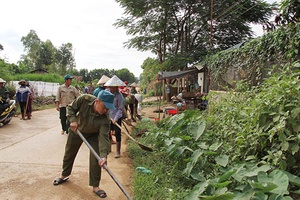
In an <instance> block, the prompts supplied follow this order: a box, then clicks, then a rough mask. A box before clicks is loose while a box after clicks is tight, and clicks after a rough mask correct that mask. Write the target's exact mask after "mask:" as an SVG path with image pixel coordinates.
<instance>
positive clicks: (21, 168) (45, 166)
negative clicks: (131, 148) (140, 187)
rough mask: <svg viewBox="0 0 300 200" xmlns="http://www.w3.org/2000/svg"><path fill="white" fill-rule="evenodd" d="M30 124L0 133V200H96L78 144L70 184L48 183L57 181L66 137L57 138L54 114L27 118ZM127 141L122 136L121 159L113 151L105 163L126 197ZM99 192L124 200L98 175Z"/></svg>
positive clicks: (110, 199) (109, 180) (85, 158)
mask: <svg viewBox="0 0 300 200" xmlns="http://www.w3.org/2000/svg"><path fill="white" fill-rule="evenodd" d="M32 115H33V116H32V119H31V120H20V119H19V117H14V118H13V119H12V121H11V122H10V123H9V124H8V125H6V126H3V127H1V128H0V141H1V143H0V177H1V178H0V199H9V200H15V199H16V200H20V199H22V200H24V199H25V200H26V199H31V200H32V199H39V200H40V199H51V200H52V199H99V197H98V196H96V195H95V194H94V193H93V192H92V187H90V186H89V185H88V184H89V183H88V182H89V177H88V175H89V171H88V164H89V161H88V160H89V149H88V148H87V146H86V145H85V144H82V146H81V149H80V150H79V152H78V155H77V158H76V160H75V164H74V167H73V171H72V174H71V176H70V179H69V180H68V181H67V182H66V183H64V184H62V185H59V186H53V180H54V179H55V178H57V177H59V176H60V173H61V167H62V159H63V155H64V148H65V143H66V140H67V135H61V134H60V131H61V126H60V122H59V117H58V111H56V109H55V108H52V109H47V110H43V111H35V112H33V113H32ZM126 140H127V138H126V137H125V136H124V134H122V149H121V153H122V157H121V158H119V159H115V158H114V154H115V146H114V145H113V146H112V153H110V155H109V157H108V168H109V169H110V170H111V171H112V173H113V174H114V175H115V176H116V177H117V179H118V180H119V182H120V183H121V184H122V186H123V187H124V188H125V189H126V191H127V192H128V193H129V194H131V195H132V192H131V190H130V189H131V186H130V181H131V172H132V170H133V169H132V166H131V160H130V159H129V158H128V156H127V153H126V152H125V151H126ZM100 188H101V189H104V190H105V191H106V193H107V197H106V198H105V199H106V200H115V199H121V200H122V199H127V198H126V196H125V195H124V194H123V192H122V191H121V190H120V189H119V187H118V186H117V184H116V183H115V182H114V181H113V179H112V178H111V177H110V176H109V174H108V173H107V172H106V171H105V170H104V169H103V170H102V180H101V182H100Z"/></svg>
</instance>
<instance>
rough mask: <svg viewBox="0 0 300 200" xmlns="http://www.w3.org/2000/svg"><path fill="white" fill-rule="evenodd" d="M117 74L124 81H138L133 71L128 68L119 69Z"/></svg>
mask: <svg viewBox="0 0 300 200" xmlns="http://www.w3.org/2000/svg"><path fill="white" fill-rule="evenodd" d="M116 76H117V77H119V78H120V79H121V80H122V81H128V83H133V82H136V81H137V80H136V78H135V77H134V74H133V73H131V72H130V71H129V70H128V69H127V68H123V69H119V70H117V71H116Z"/></svg>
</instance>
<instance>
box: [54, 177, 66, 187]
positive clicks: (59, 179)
mask: <svg viewBox="0 0 300 200" xmlns="http://www.w3.org/2000/svg"><path fill="white" fill-rule="evenodd" d="M68 179H69V177H66V178H64V179H62V178H57V179H55V180H54V181H53V185H60V184H62V183H64V182H66V181H67V180H68Z"/></svg>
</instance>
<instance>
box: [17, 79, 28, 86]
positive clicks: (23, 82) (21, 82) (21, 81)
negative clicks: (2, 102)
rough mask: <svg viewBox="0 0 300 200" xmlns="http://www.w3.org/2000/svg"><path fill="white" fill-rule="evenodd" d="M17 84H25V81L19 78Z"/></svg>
mask: <svg viewBox="0 0 300 200" xmlns="http://www.w3.org/2000/svg"><path fill="white" fill-rule="evenodd" d="M18 84H19V85H22V84H26V81H25V80H20V81H19V83H18Z"/></svg>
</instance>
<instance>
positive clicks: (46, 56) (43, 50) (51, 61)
mask: <svg viewBox="0 0 300 200" xmlns="http://www.w3.org/2000/svg"><path fill="white" fill-rule="evenodd" d="M55 52H56V48H55V47H54V46H53V44H52V42H51V41H50V40H46V42H41V45H40V49H39V52H38V62H37V68H45V69H47V70H50V71H53V72H56V69H55Z"/></svg>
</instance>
